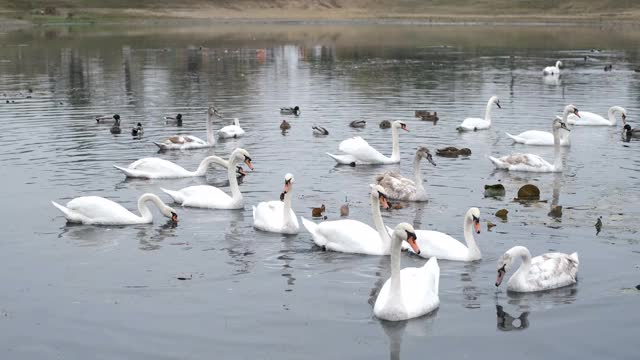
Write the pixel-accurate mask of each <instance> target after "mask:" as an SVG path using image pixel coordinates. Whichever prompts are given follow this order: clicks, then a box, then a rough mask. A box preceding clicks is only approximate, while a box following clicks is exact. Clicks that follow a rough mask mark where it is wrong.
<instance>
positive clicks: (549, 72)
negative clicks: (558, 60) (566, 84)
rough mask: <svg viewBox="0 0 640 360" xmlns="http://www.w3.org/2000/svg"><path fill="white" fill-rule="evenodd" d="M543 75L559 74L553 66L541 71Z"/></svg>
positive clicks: (558, 70)
mask: <svg viewBox="0 0 640 360" xmlns="http://www.w3.org/2000/svg"><path fill="white" fill-rule="evenodd" d="M542 73H543V74H544V75H558V74H560V69H558V68H557V67H555V66H547V67H546V68H544V69H543V70H542Z"/></svg>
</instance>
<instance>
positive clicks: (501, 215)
mask: <svg viewBox="0 0 640 360" xmlns="http://www.w3.org/2000/svg"><path fill="white" fill-rule="evenodd" d="M508 213H509V210H507V209H500V210H498V211H496V216H497V217H499V218H500V219H502V220H503V221H507V214H508Z"/></svg>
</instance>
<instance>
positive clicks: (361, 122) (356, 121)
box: [349, 120, 367, 128]
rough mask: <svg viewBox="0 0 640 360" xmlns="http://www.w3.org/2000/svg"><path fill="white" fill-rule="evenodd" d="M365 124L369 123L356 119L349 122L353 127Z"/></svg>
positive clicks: (361, 126)
mask: <svg viewBox="0 0 640 360" xmlns="http://www.w3.org/2000/svg"><path fill="white" fill-rule="evenodd" d="M365 125H367V122H366V121H364V120H354V121H352V122H350V123H349V126H351V127H352V128H363V127H365Z"/></svg>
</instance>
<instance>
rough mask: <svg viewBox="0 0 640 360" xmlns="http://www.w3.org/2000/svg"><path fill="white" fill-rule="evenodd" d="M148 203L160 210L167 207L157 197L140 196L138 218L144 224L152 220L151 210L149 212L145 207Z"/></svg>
mask: <svg viewBox="0 0 640 360" xmlns="http://www.w3.org/2000/svg"><path fill="white" fill-rule="evenodd" d="M148 201H150V202H152V203H154V204H155V205H156V206H157V207H158V209H160V210H162V209H164V208H165V207H167V205H165V204H164V203H163V202H162V200H160V198H159V197H158V196H157V195H154V194H144V195H142V196H140V199H138V211H140V215H141V216H140V218H141V219H142V220H143V221H145V222H151V220H152V219H153V215H152V214H151V210H149V206H147V202H148Z"/></svg>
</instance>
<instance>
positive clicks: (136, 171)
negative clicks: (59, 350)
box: [113, 156, 229, 179]
mask: <svg viewBox="0 0 640 360" xmlns="http://www.w3.org/2000/svg"><path fill="white" fill-rule="evenodd" d="M211 164H219V165H222V166H224V167H228V166H229V162H228V161H226V160H223V159H221V158H219V157H217V156H207V157H206V158H204V159H203V160H202V161H201V162H200V165H199V166H198V168H197V169H196V170H195V171H189V170H187V169H185V168H183V167H182V166H180V165H178V164H175V163H173V162H171V161H169V160H165V159H160V158H156V157H151V158H144V159H140V160H137V161H134V162H132V163H131V164H129V165H128V166H127V167H126V168H124V167H120V166H117V165H113V167H115V168H116V169H118V170H120V171H122V172H123V173H124V174H125V175H126V176H127V177H131V178H142V179H176V178H185V177H196V176H204V175H205V174H206V172H207V169H208V168H209V165H211Z"/></svg>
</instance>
